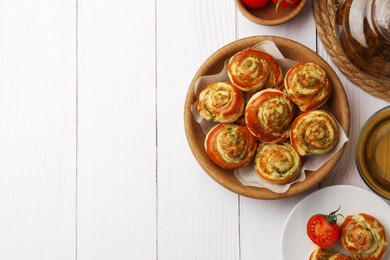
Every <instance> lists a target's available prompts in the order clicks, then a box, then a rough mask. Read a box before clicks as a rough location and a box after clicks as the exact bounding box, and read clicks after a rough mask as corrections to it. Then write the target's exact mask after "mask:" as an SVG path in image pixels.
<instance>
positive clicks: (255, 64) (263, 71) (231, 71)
mask: <svg viewBox="0 0 390 260" xmlns="http://www.w3.org/2000/svg"><path fill="white" fill-rule="evenodd" d="M228 76H229V79H230V81H231V82H232V83H233V84H234V85H235V86H236V87H237V88H239V89H240V90H242V91H245V92H247V91H258V90H260V89H262V88H264V87H265V86H266V87H268V88H271V87H273V86H276V85H279V84H280V83H281V82H282V81H283V75H282V69H281V68H280V66H279V65H278V63H277V62H276V61H275V60H274V58H273V57H272V56H271V55H269V54H268V53H265V52H262V51H259V50H256V49H246V50H243V51H240V52H238V53H236V54H235V55H233V56H232V57H231V58H230V60H229V64H228Z"/></svg>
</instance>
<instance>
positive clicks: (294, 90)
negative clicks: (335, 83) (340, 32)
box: [284, 62, 332, 112]
mask: <svg viewBox="0 0 390 260" xmlns="http://www.w3.org/2000/svg"><path fill="white" fill-rule="evenodd" d="M284 86H285V89H286V93H287V95H288V96H289V97H290V98H291V99H292V100H293V101H294V103H295V104H296V105H297V106H298V107H299V109H300V110H301V111H303V112H305V111H308V110H312V109H316V108H319V107H320V106H322V105H323V104H325V102H326V101H327V100H328V98H329V96H330V93H331V89H332V88H331V85H330V81H329V79H328V76H327V74H326V72H325V71H324V70H323V69H322V68H321V67H320V66H319V65H318V64H315V63H312V62H301V63H298V64H296V65H294V66H293V67H291V68H290V69H289V70H288V71H287V73H286V77H285V78H284Z"/></svg>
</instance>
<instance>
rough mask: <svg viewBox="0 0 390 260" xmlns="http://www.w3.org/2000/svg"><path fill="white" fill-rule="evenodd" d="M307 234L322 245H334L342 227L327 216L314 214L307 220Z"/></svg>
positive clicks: (317, 243) (314, 241)
mask: <svg viewBox="0 0 390 260" xmlns="http://www.w3.org/2000/svg"><path fill="white" fill-rule="evenodd" d="M306 231H307V235H308V236H309V238H310V239H311V241H313V243H315V244H316V245H318V246H320V247H328V246H331V245H333V244H334V243H335V242H336V241H337V239H338V238H339V236H340V227H339V226H338V225H337V224H336V223H334V224H332V223H329V222H328V220H327V218H326V216H324V215H314V216H312V217H311V218H310V219H309V221H308V222H307V226H306Z"/></svg>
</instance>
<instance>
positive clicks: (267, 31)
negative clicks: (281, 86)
mask: <svg viewBox="0 0 390 260" xmlns="http://www.w3.org/2000/svg"><path fill="white" fill-rule="evenodd" d="M258 35H274V36H282V37H285V38H289V39H292V40H294V41H297V42H299V43H301V44H303V45H305V46H307V47H308V48H310V49H311V50H313V51H315V52H317V53H318V54H319V55H320V56H322V57H323V58H324V59H325V60H326V61H327V62H328V63H329V64H330V66H332V68H333V69H334V71H335V72H336V73H337V75H338V76H339V78H340V81H341V83H342V84H343V86H344V89H345V91H346V95H347V97H348V101H349V110H350V134H349V138H350V141H349V142H348V143H347V145H346V147H345V151H344V153H343V155H342V156H341V158H340V160H339V162H338V163H337V165H336V166H335V167H334V168H333V169H332V170H331V171H330V173H329V174H328V175H327V176H326V178H325V179H323V180H322V182H320V183H319V184H318V185H315V186H314V187H313V188H312V189H310V190H307V191H305V192H303V193H302V194H300V195H297V196H294V197H290V198H285V199H280V200H257V199H252V198H247V197H244V196H240V195H237V194H236V193H233V192H231V191H229V190H227V189H225V188H224V187H222V186H221V185H219V184H218V183H216V182H215V181H214V180H213V179H212V178H210V176H209V175H207V174H206V173H205V171H204V170H203V169H202V168H201V166H200V165H199V164H198V162H197V161H196V159H195V157H194V156H193V154H192V152H191V150H190V147H189V145H188V143H187V140H186V135H185V128H184V118H183V113H184V104H185V98H186V94H187V90H188V86H189V85H190V83H191V80H192V79H193V77H194V75H195V73H196V71H197V70H198V69H199V68H200V66H201V65H202V64H203V63H204V61H205V60H206V59H207V58H208V57H209V56H210V55H211V54H213V53H214V52H215V51H217V50H218V49H220V48H221V47H222V46H224V45H226V44H228V43H231V42H233V41H235V40H237V39H241V38H244V37H249V36H258ZM386 105H388V102H386V101H383V100H381V99H379V98H375V97H373V96H371V95H369V94H368V93H366V92H364V91H363V90H362V89H361V88H359V87H356V86H355V85H354V84H353V83H352V82H350V81H349V80H348V79H346V78H345V76H344V75H343V74H342V73H340V71H339V70H338V69H337V67H335V66H334V64H333V63H332V60H331V59H330V58H329V57H328V56H327V53H326V51H325V50H324V48H323V46H322V44H321V41H320V39H319V38H318V37H317V33H316V28H315V22H314V19H313V13H312V6H311V1H308V2H307V3H306V5H305V7H304V8H303V10H302V11H301V12H300V13H299V14H298V15H297V16H296V17H295V18H294V19H292V20H291V21H289V22H287V23H284V24H281V25H277V26H263V25H259V24H256V23H253V22H252V21H250V20H248V19H247V18H245V17H244V16H243V15H242V14H241V13H240V12H239V11H238V10H237V7H236V5H235V2H234V0H229V1H224V0H215V1H208V0H189V1H173V0H166V1H156V0H146V1H139V2H137V3H135V2H131V1H125V0H111V1H109V0H95V1H92V0H75V1H59V0H50V1H49V0H35V1H27V0H2V1H0V144H1V145H0V147H1V148H0V155H1V156H0V259H9V260H26V259H28V260H30V259H31V260H35V259H36V260H38V259H39V260H42V259H44V260H53V259H55V260H57V259H65V260H89V259H94V260H107V259H110V260H122V259H123V260H124V259H142V260H149V259H150V260H152V259H159V260H165V259H166V260H172V259H173V260H176V259H186V260H187V259H189V260H191V259H212V260H214V259H224V260H225V259H228V260H230V259H234V260H252V259H281V248H280V246H281V244H280V239H281V231H282V228H283V223H284V222H285V220H286V218H287V216H288V214H289V212H290V211H291V209H292V208H293V207H294V206H295V205H296V203H298V202H299V201H300V200H301V199H302V198H303V197H305V196H306V195H308V194H310V193H311V192H313V191H315V190H317V189H320V188H322V187H325V186H329V185H335V184H349V185H354V186H359V187H363V188H365V189H368V188H367V186H365V184H364V183H363V182H362V181H361V179H360V177H359V175H358V173H357V170H356V167H355V163H354V157H355V143H356V139H357V136H358V133H359V130H360V128H361V126H362V125H363V124H364V122H365V120H366V119H367V118H368V117H369V116H370V115H372V114H373V113H374V112H375V111H377V110H378V109H380V108H382V107H384V106H386Z"/></svg>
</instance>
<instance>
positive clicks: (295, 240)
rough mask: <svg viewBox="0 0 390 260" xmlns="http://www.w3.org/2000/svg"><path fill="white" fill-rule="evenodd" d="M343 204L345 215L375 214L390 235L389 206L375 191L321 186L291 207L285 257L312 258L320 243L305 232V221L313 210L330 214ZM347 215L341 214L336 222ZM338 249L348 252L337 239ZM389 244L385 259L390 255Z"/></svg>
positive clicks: (285, 233) (284, 233)
mask: <svg viewBox="0 0 390 260" xmlns="http://www.w3.org/2000/svg"><path fill="white" fill-rule="evenodd" d="M339 206H341V208H340V210H339V213H340V214H343V215H344V217H346V216H348V215H352V214H357V213H367V214H369V215H372V216H374V217H376V218H377V219H378V220H379V222H381V223H382V225H383V226H384V227H385V231H386V236H387V238H388V239H389V238H390V217H389V216H390V206H389V205H388V204H387V203H386V202H385V201H384V200H383V199H382V198H380V197H379V196H377V195H376V194H374V193H372V192H370V191H368V190H364V189H361V188H357V187H353V186H347V185H336V186H330V187H327V188H323V189H321V190H318V191H316V192H314V193H312V194H310V195H309V196H307V197H306V198H304V199H303V200H301V201H300V202H299V203H298V204H297V205H295V207H294V208H293V209H292V210H291V212H290V214H289V215H288V217H287V220H286V222H285V223H284V227H283V231H282V241H281V244H282V256H283V260H297V259H302V260H304V259H309V256H310V254H311V252H312V251H313V250H314V249H315V248H316V247H317V246H316V245H315V244H314V243H313V242H312V241H311V240H310V238H309V237H308V236H307V234H306V223H307V221H308V220H309V218H310V217H311V216H312V215H314V214H318V213H320V214H328V213H330V212H332V211H334V210H336V209H337V208H338V207H339ZM343 220H344V218H343V217H341V216H339V217H338V219H337V223H338V224H341V223H342V222H343ZM331 248H335V249H336V250H337V251H339V252H343V253H347V252H346V251H345V250H344V249H343V248H342V247H341V244H340V242H339V241H338V242H337V243H336V244H335V245H333V246H331ZM389 250H390V248H388V249H387V252H386V254H385V256H384V257H383V259H390V253H389Z"/></svg>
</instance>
